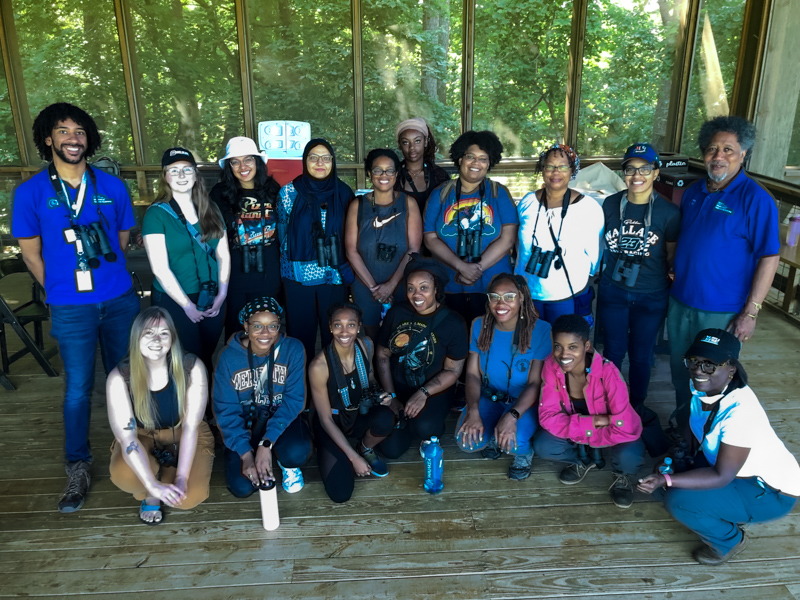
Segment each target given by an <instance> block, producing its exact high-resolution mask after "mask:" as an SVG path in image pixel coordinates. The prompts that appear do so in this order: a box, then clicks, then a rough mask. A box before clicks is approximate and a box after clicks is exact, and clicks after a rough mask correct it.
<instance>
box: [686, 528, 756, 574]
mask: <svg viewBox="0 0 800 600" xmlns="http://www.w3.org/2000/svg"><path fill="white" fill-rule="evenodd" d="M739 531H741V532H742V541H741V542H739V543H738V544H736V545H735V546H734V547H733V548H731V549H730V550H729V551H728V553H727V554H720V553H719V552H717V551H716V550H714V548H712V547H711V546H706V545H705V544H703V545H702V546H701V547H700V548H697V549H696V550H695V551H694V552H692V558H694V559H695V560H696V561H697V562H699V563H700V564H701V565H708V566H710V567H714V566H716V565H721V564H722V563H725V562H728V561H729V560H730V559H732V558H733V557H734V556H736V555H737V554H739V552H741V551H742V550H744V549H745V548H747V546H748V544H750V538H749V537H748V535H747V532H746V531H745V530H744V529H743V528H742V527H741V526H740V527H739Z"/></svg>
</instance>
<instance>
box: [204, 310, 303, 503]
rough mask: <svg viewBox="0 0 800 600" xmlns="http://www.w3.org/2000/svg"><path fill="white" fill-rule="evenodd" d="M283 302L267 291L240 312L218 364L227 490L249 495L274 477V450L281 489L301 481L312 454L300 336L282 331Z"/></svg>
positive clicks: (293, 488)
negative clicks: (303, 415)
mask: <svg viewBox="0 0 800 600" xmlns="http://www.w3.org/2000/svg"><path fill="white" fill-rule="evenodd" d="M281 313H283V308H281V305H280V304H278V302H277V301H276V300H275V299H273V298H270V297H268V296H265V297H263V298H259V299H257V300H253V301H252V302H248V303H247V304H245V306H244V308H242V310H241V311H240V312H239V322H240V323H241V324H242V325H244V333H237V334H234V336H233V337H232V338H231V339H230V340H228V345H227V346H226V347H225V349H224V350H223V351H222V353H221V354H220V355H219V361H218V362H217V369H216V371H215V372H214V413H215V414H216V417H217V425H218V426H219V429H220V432H221V433H222V439H223V441H224V443H225V479H226V482H227V484H228V490H229V491H230V492H231V494H233V495H234V496H236V497H237V498H246V497H247V496H249V495H250V494H252V493H253V492H254V491H256V489H257V488H258V487H259V486H261V485H264V484H266V483H267V482H268V481H272V480H274V479H275V478H274V477H273V474H272V454H273V451H274V453H275V455H276V456H277V458H278V466H279V467H280V468H281V472H282V476H283V489H284V490H286V491H287V492H289V493H290V494H293V493H295V492H299V491H300V490H301V489H303V473H302V472H301V471H300V467H302V466H303V465H305V464H306V463H307V462H308V460H309V458H311V434H310V431H309V430H308V426H307V425H306V424H305V423H304V422H303V419H302V418H301V417H300V413H301V412H302V410H303V407H304V406H305V402H306V384H305V378H306V369H305V365H306V357H305V350H304V349H303V344H302V343H300V341H299V340H296V339H294V338H290V337H286V336H283V335H281V321H280V315H281Z"/></svg>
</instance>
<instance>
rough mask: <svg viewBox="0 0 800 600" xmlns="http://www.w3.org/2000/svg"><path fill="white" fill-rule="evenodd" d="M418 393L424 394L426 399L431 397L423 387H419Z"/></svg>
mask: <svg viewBox="0 0 800 600" xmlns="http://www.w3.org/2000/svg"><path fill="white" fill-rule="evenodd" d="M419 391H420V392H422V393H423V394H425V397H426V398H430V397H431V393H430V392H429V391H428V388H426V387H425V386H424V385H421V386H419Z"/></svg>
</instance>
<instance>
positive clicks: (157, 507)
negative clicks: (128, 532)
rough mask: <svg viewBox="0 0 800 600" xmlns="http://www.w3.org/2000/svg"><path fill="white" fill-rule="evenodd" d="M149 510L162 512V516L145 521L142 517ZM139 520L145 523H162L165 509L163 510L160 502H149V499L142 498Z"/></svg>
mask: <svg viewBox="0 0 800 600" xmlns="http://www.w3.org/2000/svg"><path fill="white" fill-rule="evenodd" d="M148 512H160V513H161V518H160V519H158V518H156V519H153V520H152V521H145V520H144V519H143V518H142V515H143V514H144V513H148ZM139 520H140V521H141V522H142V523H144V524H145V525H161V523H163V522H164V511H162V510H161V505H160V504H147V500H142V504H141V506H140V507H139Z"/></svg>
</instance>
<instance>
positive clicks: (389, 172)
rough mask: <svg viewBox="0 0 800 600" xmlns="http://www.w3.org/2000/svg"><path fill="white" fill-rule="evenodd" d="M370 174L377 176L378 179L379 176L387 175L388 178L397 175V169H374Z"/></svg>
mask: <svg viewBox="0 0 800 600" xmlns="http://www.w3.org/2000/svg"><path fill="white" fill-rule="evenodd" d="M370 173H372V174H373V175H377V176H378V177H380V176H381V175H388V176H389V177H394V176H395V175H397V169H378V168H375V169H372V171H370Z"/></svg>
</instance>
